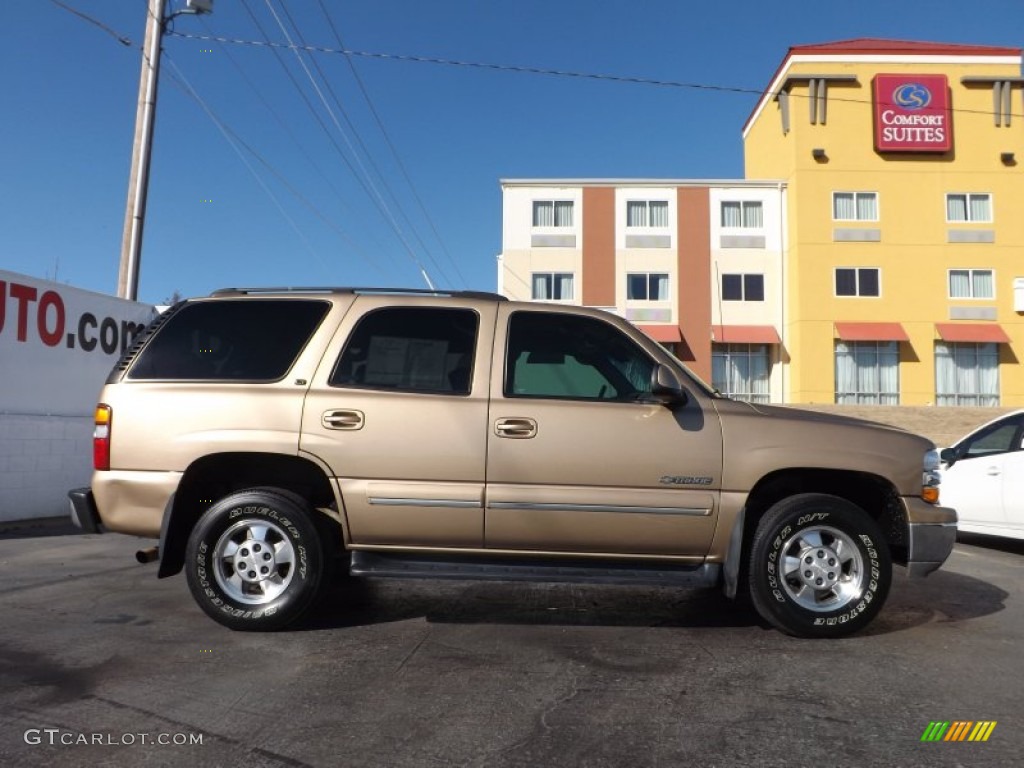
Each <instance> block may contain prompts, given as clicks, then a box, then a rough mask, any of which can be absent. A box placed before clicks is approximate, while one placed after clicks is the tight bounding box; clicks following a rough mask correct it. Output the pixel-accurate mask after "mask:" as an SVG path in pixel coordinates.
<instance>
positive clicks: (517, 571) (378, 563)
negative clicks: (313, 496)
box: [349, 550, 722, 588]
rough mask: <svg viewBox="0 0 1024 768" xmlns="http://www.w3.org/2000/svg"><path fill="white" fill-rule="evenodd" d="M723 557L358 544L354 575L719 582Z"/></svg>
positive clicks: (687, 584)
mask: <svg viewBox="0 0 1024 768" xmlns="http://www.w3.org/2000/svg"><path fill="white" fill-rule="evenodd" d="M721 570H722V567H721V565H719V564H718V563H704V564H702V565H683V566H666V565H665V563H663V562H661V563H652V564H650V565H637V564H636V563H635V562H633V563H629V564H622V565H620V564H618V563H608V562H607V561H604V562H602V563H601V564H600V565H596V564H595V565H582V564H581V561H580V560H579V559H573V560H570V559H568V558H558V559H553V558H544V559H540V558H535V559H530V560H522V559H512V558H507V557H506V558H489V559H482V558H451V557H447V558H445V557H430V556H429V555H423V554H393V553H392V554H381V553H379V552H367V551H365V550H356V551H354V552H353V553H352V564H351V565H350V566H349V571H350V573H351V574H352V575H353V576H362V577H368V578H405V579H464V580H475V581H534V582H548V583H571V584H581V583H582V584H644V585H651V586H664V587H690V588H692V587H714V586H717V585H718V584H719V582H720V576H721Z"/></svg>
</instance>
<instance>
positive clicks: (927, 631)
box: [0, 526, 1024, 768]
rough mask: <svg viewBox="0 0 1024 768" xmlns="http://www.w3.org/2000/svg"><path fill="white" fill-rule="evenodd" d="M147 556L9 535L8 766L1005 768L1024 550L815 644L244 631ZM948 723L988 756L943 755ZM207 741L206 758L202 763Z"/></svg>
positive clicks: (505, 589)
mask: <svg viewBox="0 0 1024 768" xmlns="http://www.w3.org/2000/svg"><path fill="white" fill-rule="evenodd" d="M141 543H142V542H140V541H139V540H135V539H130V538H127V537H123V536H117V535H106V536H95V535H94V536H82V535H78V534H76V533H74V532H73V529H69V528H67V527H65V526H50V527H43V528H30V529H26V530H20V531H14V532H10V531H9V532H7V533H5V534H0V579H2V581H0V583H2V585H3V589H2V591H0V613H2V621H0V624H2V627H3V630H2V634H0V764H2V765H12V766H13V765H18V766H37V765H40V766H41V765H46V766H65V765H69V766H70V765H75V766H78V765H110V766H114V765H117V766H121V765H133V766H163V765H167V766H178V765H187V766H196V765H203V766H206V765H224V766H246V767H247V768H259V767H261V766H306V765H309V766H318V765H329V766H346V767H347V766H448V765H454V766H481V767H488V766H531V767H540V766H616V767H618V766H629V767H630V768H632V767H634V766H638V767H639V766H676V765H683V764H687V763H692V764H699V765H708V766H734V765H765V766H783V765H785V766H803V765H807V766H811V765H813V766H866V765H900V766H931V767H934V766H942V765H950V766H953V765H962V766H974V765H978V766H982V765H992V766H997V765H1000V766H1004V765H1011V764H1018V763H1019V756H1020V753H1021V750H1022V748H1024V717H1022V716H1021V701H1022V693H1021V691H1022V690H1024V672H1022V671H1021V670H1022V668H1021V663H1020V646H1021V637H1022V634H1024V546H1021V544H1022V542H1012V541H1006V540H1000V541H997V543H996V545H995V546H993V545H991V544H989V543H985V542H984V540H982V539H977V538H972V539H970V540H965V541H963V542H961V543H958V545H957V547H956V550H955V552H954V554H953V556H952V557H951V559H950V561H949V562H948V563H947V564H946V567H945V568H944V569H943V570H941V571H939V572H938V573H936V574H934V575H932V576H930V577H929V578H928V579H926V580H918V581H908V580H906V579H905V578H903V577H904V572H903V571H902V569H897V576H898V579H897V583H896V585H895V587H894V590H893V593H892V595H891V596H890V598H889V602H888V604H887V606H886V608H885V609H884V610H883V612H882V614H881V616H880V617H879V618H878V619H877V620H876V621H875V622H874V624H872V626H871V627H870V628H869V630H868V631H867V632H866V633H864V634H861V635H859V636H856V637H852V638H847V639H844V640H839V641H831V642H829V641H815V640H797V639H793V638H789V637H786V636H784V635H782V634H780V633H778V632H776V631H774V630H771V629H768V628H766V627H765V626H763V625H762V624H761V623H760V622H759V621H758V620H757V619H756V618H755V617H754V616H753V615H752V614H751V613H749V612H746V611H743V610H740V609H737V608H736V606H734V605H733V604H732V603H730V602H729V601H727V600H725V599H724V598H722V597H720V595H719V594H718V593H717V592H678V591H674V590H669V589H648V588H636V587H614V588H612V587H572V586H564V585H558V586H556V585H521V584H496V583H488V584H480V583H470V582H398V581H390V582H374V583H360V582H355V583H351V582H350V583H348V584H344V583H340V584H339V585H338V586H337V587H336V588H335V589H334V591H333V594H332V595H331V596H330V597H331V598H332V599H331V600H330V602H329V603H328V604H325V605H324V606H321V608H320V609H319V610H318V611H317V612H316V615H315V616H314V618H313V619H312V620H310V621H309V622H307V623H306V624H304V625H303V626H301V627H299V628H297V629H294V630H291V631H286V632H281V633H276V634H240V633H233V632H231V631H229V630H227V629H224V628H222V627H220V626H219V625H217V624H215V623H214V622H212V621H210V620H209V619H208V618H206V616H205V615H204V614H203V613H202V612H201V611H200V610H199V608H198V607H196V606H195V605H194V604H193V602H192V599H191V597H190V596H189V594H188V590H187V588H186V585H185V583H184V579H183V577H181V576H177V577H174V578H172V579H167V580H162V581H161V580H157V579H156V577H155V566H153V565H138V564H137V563H136V562H135V561H134V559H133V554H134V552H135V550H136V549H138V548H139V546H140V544H141ZM933 721H975V722H977V721H995V722H996V723H997V725H996V727H995V728H994V730H993V731H992V732H991V736H990V737H989V739H988V741H986V742H984V743H978V742H967V741H965V742H937V743H931V742H922V741H921V737H922V734H923V733H924V731H925V729H926V728H927V727H928V726H929V723H930V722H933ZM199 742H201V743H199Z"/></svg>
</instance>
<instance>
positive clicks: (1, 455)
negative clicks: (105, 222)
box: [0, 270, 154, 522]
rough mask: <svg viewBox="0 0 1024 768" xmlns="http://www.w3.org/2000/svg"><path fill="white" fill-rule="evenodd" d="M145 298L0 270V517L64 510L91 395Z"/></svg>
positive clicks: (84, 471) (143, 311)
mask: <svg viewBox="0 0 1024 768" xmlns="http://www.w3.org/2000/svg"><path fill="white" fill-rule="evenodd" d="M153 316H154V308H153V307H152V306H150V305H148V304H139V303H137V302H132V301H125V300H123V299H118V298H115V297H112V296H106V295H103V294H99V293H92V292H91V291H83V290H81V289H78V288H72V287H70V286H67V285H62V284H60V283H51V282H47V281H44V280H38V279H36V278H33V277H27V276H25V275H18V274H15V273H13V272H5V271H3V270H0V522H5V521H11V520H25V519H29V518H38V517H51V516H55V515H64V514H66V513H67V510H68V504H67V491H68V490H69V489H71V488H76V487H81V486H85V485H88V484H89V477H90V475H91V473H92V421H93V409H94V407H95V405H96V399H97V395H98V394H99V391H100V388H101V387H102V386H103V382H104V381H105V380H106V378H107V375H108V374H109V373H110V370H111V368H112V367H113V365H114V363H115V362H116V361H117V359H118V358H119V357H120V355H121V352H122V350H123V349H124V348H125V347H127V346H128V345H129V344H130V343H131V340H132V339H133V338H134V334H135V332H136V331H137V330H141V329H142V328H143V327H145V325H146V323H148V322H149V321H150V320H151V319H152V317H153Z"/></svg>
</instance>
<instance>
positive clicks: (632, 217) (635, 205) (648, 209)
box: [626, 200, 668, 229]
mask: <svg viewBox="0 0 1024 768" xmlns="http://www.w3.org/2000/svg"><path fill="white" fill-rule="evenodd" d="M626 226H627V227H646V228H650V229H666V228H667V227H668V201H667V200H628V201H626Z"/></svg>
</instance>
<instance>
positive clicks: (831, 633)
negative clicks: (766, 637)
mask: <svg viewBox="0 0 1024 768" xmlns="http://www.w3.org/2000/svg"><path fill="white" fill-rule="evenodd" d="M891 584H892V560H891V558H890V556H889V548H888V545H887V544H886V542H885V539H884V538H883V536H882V533H881V531H880V530H879V528H878V526H877V525H876V524H875V522H874V521H873V520H872V519H871V518H870V517H869V516H868V515H867V513H865V512H864V510H862V509H861V508H860V507H858V506H856V505H855V504H852V503H851V502H849V501H846V500H845V499H841V498H839V497H837V496H829V495H825V494H811V493H808V494H801V495H798V496H791V497H790V498H788V499H783V500H782V501H780V502H778V503H777V504H775V505H774V506H773V507H771V509H769V510H768V512H767V513H766V514H765V516H764V517H763V518H762V519H761V522H760V524H759V525H758V526H757V530H756V532H755V534H754V541H753V545H752V547H751V555H750V596H751V599H752V600H753V603H754V607H755V608H757V612H758V613H759V614H761V616H762V618H764V619H765V620H766V621H768V622H769V623H771V624H773V625H774V626H776V627H778V628H779V629H781V630H782V631H783V632H786V633H788V634H790V635H796V636H798V637H842V636H843V635H848V634H851V633H853V632H856V631H857V630H859V629H862V628H863V627H865V626H866V625H867V624H868V623H869V622H870V621H871V620H872V619H873V618H874V617H875V615H876V614H877V613H878V612H879V611H880V610H881V608H882V604H883V603H884V602H885V598H886V597H887V596H888V594H889V587H890V585H891Z"/></svg>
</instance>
